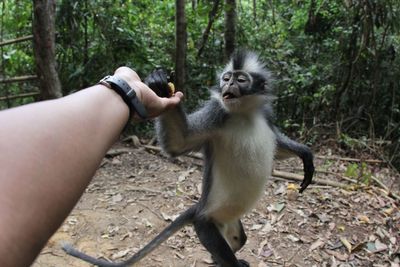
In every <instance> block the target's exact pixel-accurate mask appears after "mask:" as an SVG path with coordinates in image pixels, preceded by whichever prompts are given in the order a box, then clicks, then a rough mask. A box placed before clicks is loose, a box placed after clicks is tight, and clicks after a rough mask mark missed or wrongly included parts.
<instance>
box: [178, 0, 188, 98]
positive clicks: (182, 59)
mask: <svg viewBox="0 0 400 267" xmlns="http://www.w3.org/2000/svg"><path fill="white" fill-rule="evenodd" d="M175 4H176V55H175V86H176V88H177V89H178V90H180V91H182V92H183V93H184V94H186V90H185V89H184V88H185V63H186V39H187V36H186V35H187V34H186V16H185V0H176V2H175Z"/></svg>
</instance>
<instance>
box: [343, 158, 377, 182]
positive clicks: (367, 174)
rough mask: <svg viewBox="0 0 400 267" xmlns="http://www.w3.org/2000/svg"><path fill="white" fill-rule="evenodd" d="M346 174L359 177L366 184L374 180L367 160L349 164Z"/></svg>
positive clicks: (350, 176)
mask: <svg viewBox="0 0 400 267" xmlns="http://www.w3.org/2000/svg"><path fill="white" fill-rule="evenodd" d="M344 175H345V176H347V177H349V178H354V179H357V180H358V181H360V182H362V183H363V184H365V185H370V183H371V180H372V173H371V171H370V170H369V169H368V165H367V164H366V163H365V162H362V163H361V164H357V163H352V164H349V165H348V166H347V168H346V171H345V174H344Z"/></svg>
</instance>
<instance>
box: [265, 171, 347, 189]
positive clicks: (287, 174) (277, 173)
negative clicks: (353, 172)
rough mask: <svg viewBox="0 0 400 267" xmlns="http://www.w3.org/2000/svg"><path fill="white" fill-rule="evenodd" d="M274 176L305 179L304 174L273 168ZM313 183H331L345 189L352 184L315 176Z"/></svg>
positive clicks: (297, 179) (298, 179)
mask: <svg viewBox="0 0 400 267" xmlns="http://www.w3.org/2000/svg"><path fill="white" fill-rule="evenodd" d="M272 176H276V177H280V178H285V179H288V180H294V181H300V182H301V181H303V179H304V177H303V176H302V175H299V174H295V173H290V172H283V171H277V170H273V171H272ZM312 183H313V184H320V185H329V186H333V187H339V188H343V189H349V187H350V185H348V184H343V183H339V182H334V181H329V180H324V179H321V178H314V179H313V180H312Z"/></svg>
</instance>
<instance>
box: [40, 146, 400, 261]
mask: <svg viewBox="0 0 400 267" xmlns="http://www.w3.org/2000/svg"><path fill="white" fill-rule="evenodd" d="M121 152H122V153H121ZM317 155H321V154H318V153H317ZM349 164H353V163H351V162H348V161H345V160H339V159H332V157H317V158H316V160H315V165H316V167H317V169H318V170H319V172H317V173H316V176H315V177H316V178H320V179H323V180H330V181H336V182H340V183H345V184H350V183H349V182H348V181H344V180H343V179H342V178H340V177H343V176H344V172H345V171H346V170H347V169H348V165H349ZM367 167H368V170H371V173H372V174H373V175H374V176H375V177H376V178H378V179H382V180H384V181H385V182H386V184H388V185H392V187H393V189H397V193H398V189H399V186H398V183H397V184H396V179H397V182H398V181H399V180H400V178H399V176H398V173H396V172H393V171H391V170H389V169H388V168H387V167H386V166H385V165H384V164H375V163H370V164H368V166H367ZM275 168H276V169H277V170H283V171H287V172H292V173H299V174H301V173H302V171H301V168H302V164H301V162H300V161H299V160H297V159H290V160H286V161H283V162H279V163H276V166H275ZM201 173H202V170H201V161H200V160H198V159H193V158H191V157H186V156H183V157H179V158H177V159H169V158H167V157H166V156H164V155H163V154H160V153H159V152H154V151H151V150H149V149H146V148H145V147H143V146H139V147H137V148H133V147H132V146H130V145H126V144H118V145H117V146H115V147H114V148H113V149H112V153H110V155H109V156H108V157H107V158H105V159H104V161H103V163H102V166H101V167H100V168H99V170H98V172H97V174H96V176H95V178H94V179H93V181H92V183H91V184H90V186H89V187H88V188H87V190H86V193H85V194H84V195H83V197H82V198H81V200H80V202H79V203H78V204H77V206H76V207H75V209H74V210H73V211H72V213H71V214H70V216H69V217H68V218H67V219H66V221H65V222H64V224H63V225H62V227H61V228H60V229H59V231H58V232H57V233H56V234H55V235H54V236H53V238H52V239H51V240H50V241H49V242H48V244H47V246H46V247H45V248H44V249H43V251H42V253H41V254H40V256H39V257H38V258H37V260H36V262H35V263H34V264H33V266H34V267H42V266H46V267H48V266H73V267H78V266H89V265H88V264H86V263H84V262H82V261H80V260H77V259H75V258H73V257H71V256H68V255H66V254H65V253H64V252H63V251H62V250H61V247H60V243H61V242H69V243H72V244H73V245H74V246H76V247H77V248H79V249H80V250H82V251H85V252H86V253H88V254H91V255H94V256H96V257H104V258H106V259H110V260H114V261H121V260H123V259H124V258H126V257H128V256H129V255H131V254H132V253H134V252H135V251H137V250H138V249H139V248H141V247H142V246H143V245H144V244H145V243H147V242H148V241H149V240H151V239H152V238H153V237H154V236H155V235H156V234H157V233H159V232H160V231H161V230H162V229H163V228H164V227H165V226H166V225H168V224H169V223H170V221H171V220H172V219H173V218H175V217H176V216H177V215H178V214H180V213H181V212H182V211H183V210H185V209H186V208H187V207H189V206H190V205H191V204H193V203H194V202H196V201H197V200H198V197H199V195H200V190H201ZM291 183H295V184H299V182H292V181H289V180H285V179H279V178H272V179H270V180H269V182H268V184H267V187H266V189H265V194H264V196H263V198H262V200H261V201H259V203H258V205H257V206H256V208H254V210H253V211H252V212H250V213H249V214H248V215H246V216H245V217H244V218H243V223H244V227H245V230H246V233H247V236H248V240H247V243H246V245H245V246H244V248H243V249H242V250H241V251H239V252H238V257H239V258H243V259H246V260H247V261H248V262H249V263H250V264H251V266H256V267H265V266H306V267H311V266H341V267H344V266H377V267H378V266H390V267H398V266H399V262H400V232H399V231H400V230H399V229H400V211H399V203H398V202H397V203H396V201H395V200H394V199H393V198H392V197H388V196H386V195H385V193H384V192H382V191H381V190H379V189H378V187H377V186H369V187H362V188H357V187H350V188H347V189H341V188H338V187H336V186H326V185H318V184H314V185H311V186H310V187H309V188H308V189H307V190H306V191H305V192H304V193H303V194H302V195H299V196H298V195H296V193H293V192H294V191H291V190H290V188H291V185H289V184H291ZM288 185H289V186H288ZM136 266H146V267H149V266H150V267H153V266H163V267H165V266H177V267H191V266H193V267H194V266H196V267H202V266H213V265H212V261H211V258H210V256H209V254H208V253H207V251H206V250H205V249H204V248H203V247H202V245H201V244H200V243H199V241H198V239H197V237H196V235H195V233H194V230H193V228H192V227H191V226H187V227H185V228H184V229H182V230H181V231H179V232H178V233H177V234H175V235H174V236H173V237H171V238H170V239H168V240H167V241H166V242H165V243H164V244H162V245H161V246H160V247H159V248H157V249H156V250H155V251H154V252H153V253H151V254H150V255H148V257H146V258H145V259H143V260H142V261H141V262H139V263H138V264H137V265H136Z"/></svg>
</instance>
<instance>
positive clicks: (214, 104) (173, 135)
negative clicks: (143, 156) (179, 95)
mask: <svg viewBox="0 0 400 267" xmlns="http://www.w3.org/2000/svg"><path fill="white" fill-rule="evenodd" d="M225 117H226V112H225V111H224V110H223V108H222V107H221V105H220V104H219V103H218V101H217V100H214V99H212V100H210V101H208V102H206V103H205V105H204V106H203V107H202V108H200V109H199V110H197V111H195V112H194V113H192V114H189V115H187V114H186V113H185V111H184V110H183V108H182V106H178V107H176V108H174V109H171V110H169V111H168V112H166V113H164V114H163V115H161V116H160V117H159V118H158V119H157V122H156V131H157V136H158V141H159V142H160V145H161V147H162V148H163V149H164V151H166V152H167V153H168V154H170V155H172V156H178V155H181V154H183V153H185V152H188V151H192V150H199V149H200V148H201V147H202V146H203V144H204V143H205V142H206V141H207V140H208V139H209V138H211V137H213V136H214V135H215V134H216V132H217V130H218V127H221V124H222V123H223V121H224V119H225Z"/></svg>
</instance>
